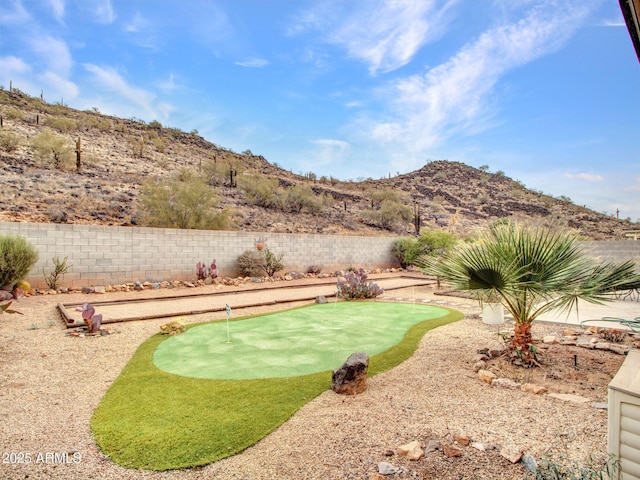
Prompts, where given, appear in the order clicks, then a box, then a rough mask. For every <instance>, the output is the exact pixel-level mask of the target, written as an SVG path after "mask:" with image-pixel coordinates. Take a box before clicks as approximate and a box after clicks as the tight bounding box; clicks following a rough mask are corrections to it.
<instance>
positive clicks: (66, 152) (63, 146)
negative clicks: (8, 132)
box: [30, 129, 74, 169]
mask: <svg viewBox="0 0 640 480" xmlns="http://www.w3.org/2000/svg"><path fill="white" fill-rule="evenodd" d="M30 146H31V148H32V149H33V150H34V153H35V156H36V158H37V159H38V160H40V161H41V162H43V163H44V165H45V166H53V167H54V168H56V169H61V168H63V167H64V166H66V165H67V164H70V163H71V161H72V160H73V157H74V155H73V148H72V147H71V145H70V144H69V139H67V138H66V137H63V136H61V135H57V134H55V133H53V132H52V131H51V130H49V129H45V130H42V131H41V132H40V133H38V134H37V135H36V136H35V137H33V138H32V139H31V143H30Z"/></svg>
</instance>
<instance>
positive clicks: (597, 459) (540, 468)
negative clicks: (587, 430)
mask: <svg viewBox="0 0 640 480" xmlns="http://www.w3.org/2000/svg"><path fill="white" fill-rule="evenodd" d="M618 472H620V460H619V459H618V458H617V457H616V456H615V455H609V456H604V455H591V456H589V458H588V459H587V460H586V461H585V462H579V461H573V462H567V461H565V460H564V459H562V458H561V459H559V460H552V459H542V460H540V462H538V465H537V467H536V471H535V472H528V473H527V476H526V478H527V479H535V480H565V479H570V480H604V479H610V478H617V473H618ZM620 478H622V476H620Z"/></svg>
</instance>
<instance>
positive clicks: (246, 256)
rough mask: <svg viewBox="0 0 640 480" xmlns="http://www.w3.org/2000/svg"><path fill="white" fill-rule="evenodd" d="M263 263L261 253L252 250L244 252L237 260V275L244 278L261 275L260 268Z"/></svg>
mask: <svg viewBox="0 0 640 480" xmlns="http://www.w3.org/2000/svg"><path fill="white" fill-rule="evenodd" d="M263 262H264V257H263V255H262V254H261V252H259V251H257V250H254V249H251V250H245V251H244V252H242V254H241V255H240V256H239V257H238V260H237V270H238V273H240V275H243V276H245V277H252V276H256V275H259V274H260V273H261V266H262V264H263Z"/></svg>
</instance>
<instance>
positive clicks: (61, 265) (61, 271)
mask: <svg viewBox="0 0 640 480" xmlns="http://www.w3.org/2000/svg"><path fill="white" fill-rule="evenodd" d="M51 261H52V262H53V270H52V271H51V272H49V273H47V272H46V271H45V269H44V267H42V274H43V275H44V281H45V282H46V283H47V286H48V287H49V288H50V289H51V290H57V289H58V288H60V285H61V282H62V277H64V275H65V274H66V273H69V269H70V268H71V267H72V266H73V265H67V257H64V259H62V260H60V257H53V258H52V259H51Z"/></svg>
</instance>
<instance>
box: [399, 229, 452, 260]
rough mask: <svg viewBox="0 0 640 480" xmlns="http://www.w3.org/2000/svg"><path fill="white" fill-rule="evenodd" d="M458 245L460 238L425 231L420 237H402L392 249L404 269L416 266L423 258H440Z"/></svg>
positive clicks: (441, 232)
mask: <svg viewBox="0 0 640 480" xmlns="http://www.w3.org/2000/svg"><path fill="white" fill-rule="evenodd" d="M456 243H458V237H456V236H455V235H453V234H452V233H449V232H445V231H443V230H423V231H422V233H421V234H420V236H419V237H417V238H415V237H401V238H398V239H396V241H395V242H394V243H393V246H392V247H391V251H392V253H393V254H394V256H395V257H396V258H397V259H398V262H400V265H401V266H402V267H403V268H406V267H408V266H409V265H415V264H416V262H417V261H418V259H419V258H420V257H421V256H423V255H427V256H431V257H439V256H442V255H444V254H445V253H446V252H447V251H448V250H449V249H451V248H453V247H454V246H455V245H456Z"/></svg>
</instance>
